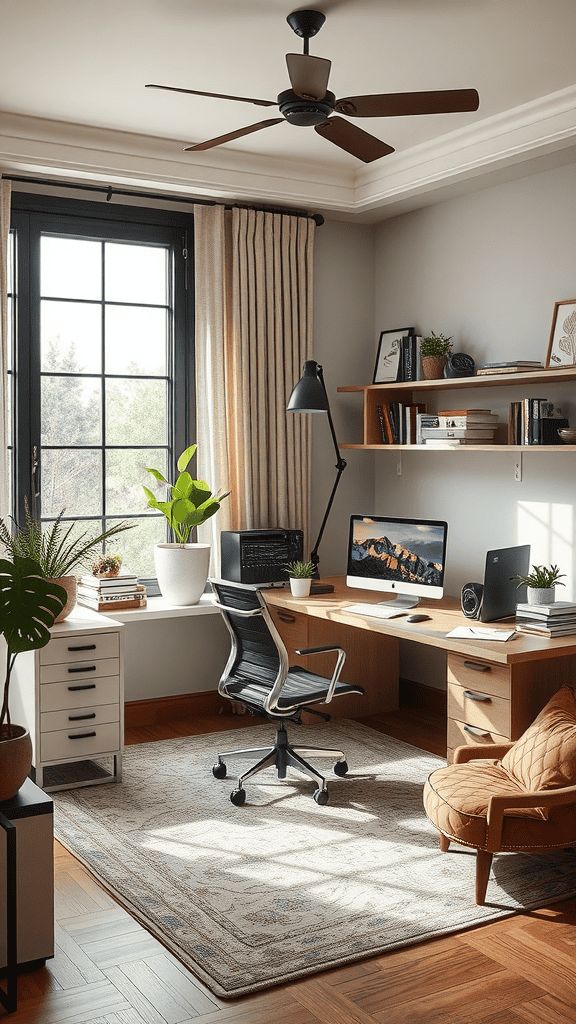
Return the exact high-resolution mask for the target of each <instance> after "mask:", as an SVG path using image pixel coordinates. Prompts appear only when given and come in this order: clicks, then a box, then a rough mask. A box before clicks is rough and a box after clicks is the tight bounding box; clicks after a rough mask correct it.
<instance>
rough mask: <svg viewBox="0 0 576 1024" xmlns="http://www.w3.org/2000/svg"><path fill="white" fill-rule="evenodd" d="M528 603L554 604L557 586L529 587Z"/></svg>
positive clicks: (527, 592)
mask: <svg viewBox="0 0 576 1024" xmlns="http://www.w3.org/2000/svg"><path fill="white" fill-rule="evenodd" d="M526 597H527V599H528V604H554V601H555V600H556V587H527V588H526Z"/></svg>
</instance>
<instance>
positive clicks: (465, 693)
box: [448, 683, 510, 738]
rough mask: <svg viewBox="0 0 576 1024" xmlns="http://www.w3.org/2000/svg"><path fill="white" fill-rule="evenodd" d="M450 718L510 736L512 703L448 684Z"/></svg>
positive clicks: (488, 694) (478, 691) (481, 692)
mask: <svg viewBox="0 0 576 1024" xmlns="http://www.w3.org/2000/svg"><path fill="white" fill-rule="evenodd" d="M448 718H449V719H450V718H453V719H455V720H456V721H457V722H462V723H464V724H466V725H474V726H476V727H477V728H479V729H487V730H488V731H489V732H496V733H498V735H499V736H504V737H506V738H508V737H509V736H510V701H509V700H504V698H503V697H494V696H493V695H492V694H490V693H485V692H483V691H481V690H479V689H472V687H470V688H464V687H463V686H459V685H458V684H457V683H448Z"/></svg>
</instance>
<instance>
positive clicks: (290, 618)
mask: <svg viewBox="0 0 576 1024" xmlns="http://www.w3.org/2000/svg"><path fill="white" fill-rule="evenodd" d="M278 618H279V619H280V622H287V623H288V622H290V623H291V622H296V616H295V615H287V614H286V612H279V613H278Z"/></svg>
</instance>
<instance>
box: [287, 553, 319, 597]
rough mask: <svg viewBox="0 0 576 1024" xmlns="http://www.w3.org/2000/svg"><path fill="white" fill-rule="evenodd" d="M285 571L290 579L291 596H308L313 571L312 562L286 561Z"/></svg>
mask: <svg viewBox="0 0 576 1024" xmlns="http://www.w3.org/2000/svg"><path fill="white" fill-rule="evenodd" d="M286 571H287V573H288V576H289V579H290V592H291V594H292V596H293V597H308V594H309V593H310V587H311V586H312V577H313V576H314V573H315V567H314V563H313V562H298V561H296V562H288V565H287V566H286Z"/></svg>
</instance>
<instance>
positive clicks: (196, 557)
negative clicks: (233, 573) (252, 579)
mask: <svg viewBox="0 0 576 1024" xmlns="http://www.w3.org/2000/svg"><path fill="white" fill-rule="evenodd" d="M197 447H198V445H196V444H193V445H190V447H189V448H187V449H186V451H184V452H182V455H181V456H180V458H179V459H178V462H177V467H178V472H179V476H178V478H177V480H176V483H174V484H170V483H168V481H167V480H166V478H165V476H164V475H163V474H162V473H161V472H160V470H158V469H151V468H150V467H149V466H147V467H146V469H147V471H148V473H151V474H152V476H153V477H155V478H156V480H158V482H159V483H161V484H165V485H166V487H168V488H169V493H170V495H171V497H170V499H169V500H168V501H159V500H158V498H157V497H156V495H155V494H154V493H153V492H152V491H151V490H149V488H148V487H144V493H145V494H146V497H147V498H148V505H149V506H150V508H156V509H158V511H159V512H162V514H163V515H164V516H166V519H167V520H168V525H169V526H170V529H171V530H172V533H173V535H174V536H175V537H176V542H175V543H166V544H155V545H154V564H155V566H156V575H157V577H158V585H159V587H160V590H161V593H162V597H165V598H166V600H167V601H170V603H171V604H175V605H192V604H198V602H199V600H200V598H201V596H202V594H203V593H204V588H205V586H206V581H207V579H208V570H209V565H210V545H209V544H200V543H190V540H189V538H190V533H191V532H192V530H193V529H194V527H196V526H201V524H202V523H205V522H206V520H207V519H210V517H211V516H213V515H215V514H216V512H217V511H218V509H219V508H220V504H221V502H222V501H223V500H224V498H227V497H228V494H229V493H230V492H229V491H228V492H226V493H218V494H213V493H212V491H211V490H210V488H209V486H208V484H207V483H206V481H205V480H193V479H192V477H191V476H190V473H188V472H187V471H186V470H187V467H188V464H189V462H190V461H191V459H192V458H193V457H194V454H195V452H196V449H197Z"/></svg>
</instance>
